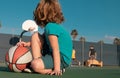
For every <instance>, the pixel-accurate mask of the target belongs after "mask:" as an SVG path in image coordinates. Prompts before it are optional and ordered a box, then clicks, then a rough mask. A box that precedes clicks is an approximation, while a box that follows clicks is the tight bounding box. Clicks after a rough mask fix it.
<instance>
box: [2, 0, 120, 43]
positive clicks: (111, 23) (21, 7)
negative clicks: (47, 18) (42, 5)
mask: <svg viewBox="0 0 120 78" xmlns="http://www.w3.org/2000/svg"><path fill="white" fill-rule="evenodd" d="M39 1H40V0H1V1H0V23H1V24H2V27H1V28H0V33H7V34H15V35H16V34H20V33H21V32H22V27H21V26H22V23H23V22H24V21H25V20H27V19H33V11H34V10H35V8H36V6H37V4H38V2H39ZM59 2H60V5H61V8H62V12H63V14H64V17H65V22H64V23H63V24H62V25H63V26H64V27H65V29H66V30H67V31H68V32H69V33H71V31H72V30H73V29H76V30H77V31H78V36H77V38H76V40H79V39H80V37H85V39H86V41H88V42H98V41H100V40H103V41H104V43H110V44H111V43H113V40H114V38H116V37H117V38H120V0H59ZM39 31H40V32H41V33H42V31H43V29H39Z"/></svg>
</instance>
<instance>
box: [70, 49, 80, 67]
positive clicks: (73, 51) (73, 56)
mask: <svg viewBox="0 0 120 78" xmlns="http://www.w3.org/2000/svg"><path fill="white" fill-rule="evenodd" d="M72 60H73V61H74V62H76V63H77V64H78V66H80V61H78V60H77V59H76V50H75V49H74V48H73V50H72ZM72 65H73V64H72ZM72 65H71V66H72Z"/></svg>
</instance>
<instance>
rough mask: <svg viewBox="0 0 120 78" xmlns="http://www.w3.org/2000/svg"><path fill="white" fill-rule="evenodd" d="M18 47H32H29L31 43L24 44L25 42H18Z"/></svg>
mask: <svg viewBox="0 0 120 78" xmlns="http://www.w3.org/2000/svg"><path fill="white" fill-rule="evenodd" d="M17 46H25V47H29V46H30V45H29V43H27V42H23V41H21V42H18V43H17Z"/></svg>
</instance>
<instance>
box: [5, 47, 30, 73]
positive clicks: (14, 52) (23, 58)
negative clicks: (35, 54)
mask: <svg viewBox="0 0 120 78" xmlns="http://www.w3.org/2000/svg"><path fill="white" fill-rule="evenodd" d="M31 61H32V54H31V52H30V50H29V49H28V48H26V47H23V46H13V47H11V48H10V49H9V51H8V52H7V53H6V56H5V62H6V64H7V66H8V68H9V69H10V70H11V71H14V72H22V71H23V70H24V69H25V68H26V66H27V65H28V63H30V62H31Z"/></svg>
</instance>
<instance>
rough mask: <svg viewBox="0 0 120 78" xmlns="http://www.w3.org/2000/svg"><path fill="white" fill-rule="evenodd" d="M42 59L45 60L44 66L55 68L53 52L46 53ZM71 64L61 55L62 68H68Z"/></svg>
mask: <svg viewBox="0 0 120 78" xmlns="http://www.w3.org/2000/svg"><path fill="white" fill-rule="evenodd" d="M42 60H43V62H44V66H45V68H46V69H53V68H54V62H53V57H52V55H51V54H46V55H45V56H42ZM68 66H69V65H68V64H66V63H65V61H64V59H63V57H62V56H61V65H60V68H61V69H63V68H66V67H68Z"/></svg>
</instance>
